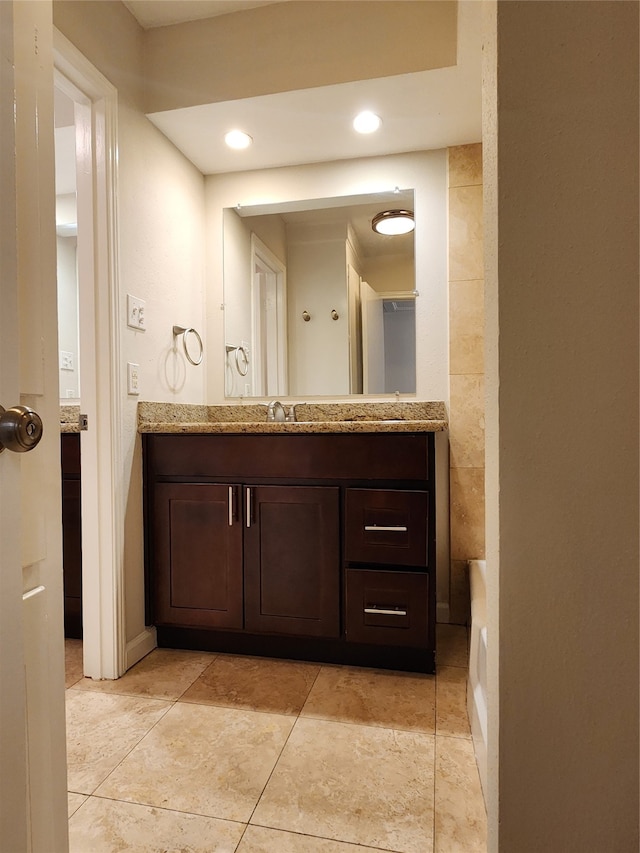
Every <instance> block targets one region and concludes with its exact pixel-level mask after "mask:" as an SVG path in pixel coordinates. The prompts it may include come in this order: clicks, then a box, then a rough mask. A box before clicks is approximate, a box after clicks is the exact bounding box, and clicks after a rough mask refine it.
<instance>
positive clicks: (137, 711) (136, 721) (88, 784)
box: [67, 687, 170, 794]
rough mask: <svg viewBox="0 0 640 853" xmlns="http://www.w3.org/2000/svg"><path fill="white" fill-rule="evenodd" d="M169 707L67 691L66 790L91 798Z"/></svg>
mask: <svg viewBox="0 0 640 853" xmlns="http://www.w3.org/2000/svg"><path fill="white" fill-rule="evenodd" d="M169 707H170V705H169V704H168V703H167V702H162V701H160V700H158V699H142V698H138V697H133V696H110V695H107V694H103V693H97V692H93V691H89V690H77V689H76V688H75V687H72V688H71V689H70V690H67V772H68V787H69V790H70V791H74V792H75V793H79V794H92V793H93V791H94V790H95V789H96V787H97V786H98V785H99V784H100V782H102V781H103V780H104V779H105V778H106V777H107V776H108V774H109V773H110V772H111V771H112V770H113V768H114V767H116V766H117V765H118V764H119V763H120V762H121V761H122V759H123V758H124V757H125V755H126V754H127V753H128V752H129V750H131V748H132V747H134V746H135V745H136V744H137V743H138V741H139V740H140V739H141V738H142V737H143V736H144V735H145V734H146V733H147V732H148V731H149V729H151V728H152V727H153V726H154V725H155V724H156V723H157V722H158V720H159V719H160V717H162V715H163V714H165V713H166V712H167V710H168V708H169Z"/></svg>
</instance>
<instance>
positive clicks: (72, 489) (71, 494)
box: [62, 478, 82, 639]
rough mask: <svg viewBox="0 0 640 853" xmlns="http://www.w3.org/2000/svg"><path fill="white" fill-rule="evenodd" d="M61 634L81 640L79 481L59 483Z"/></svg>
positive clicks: (64, 480)
mask: <svg viewBox="0 0 640 853" xmlns="http://www.w3.org/2000/svg"><path fill="white" fill-rule="evenodd" d="M62 572H63V581H64V635H65V637H75V638H76V639H80V638H81V637H82V519H81V511H80V480H79V479H70V478H63V480H62Z"/></svg>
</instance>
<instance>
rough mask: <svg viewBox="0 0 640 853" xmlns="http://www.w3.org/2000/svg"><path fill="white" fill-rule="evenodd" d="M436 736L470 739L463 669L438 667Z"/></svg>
mask: <svg viewBox="0 0 640 853" xmlns="http://www.w3.org/2000/svg"><path fill="white" fill-rule="evenodd" d="M436 734H438V735H453V736H455V737H465V738H470V737H471V729H470V728H469V718H468V716H467V670H466V669H465V668H463V667H459V666H439V667H438V675H437V677H436Z"/></svg>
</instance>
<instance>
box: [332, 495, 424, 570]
mask: <svg viewBox="0 0 640 853" xmlns="http://www.w3.org/2000/svg"><path fill="white" fill-rule="evenodd" d="M427 523H428V495H427V492H414V491H392V490H388V489H347V493H346V502H345V559H346V560H347V562H354V563H395V564H397V565H400V566H426V565H427Z"/></svg>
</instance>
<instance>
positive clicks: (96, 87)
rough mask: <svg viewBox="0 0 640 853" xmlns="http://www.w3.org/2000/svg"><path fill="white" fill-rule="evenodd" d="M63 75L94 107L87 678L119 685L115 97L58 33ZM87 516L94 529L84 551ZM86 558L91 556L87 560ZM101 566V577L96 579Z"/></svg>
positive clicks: (86, 441) (85, 504) (86, 400)
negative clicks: (115, 680)
mask: <svg viewBox="0 0 640 853" xmlns="http://www.w3.org/2000/svg"><path fill="white" fill-rule="evenodd" d="M53 45H54V62H55V67H56V69H57V71H58V72H60V73H61V74H63V75H64V77H66V78H67V80H68V81H69V82H71V83H72V84H73V85H74V86H76V87H77V88H78V89H79V90H80V92H82V93H83V94H84V95H85V96H86V97H87V98H88V99H89V101H90V103H91V137H92V144H91V148H92V157H91V164H90V165H91V172H92V175H91V180H92V187H91V189H92V200H93V250H94V251H93V264H94V266H93V273H94V283H95V284H94V293H93V297H94V299H93V301H94V304H93V306H91V308H92V309H93V318H92V320H91V322H92V325H94V334H95V347H94V351H93V359H91V361H92V363H91V364H88V365H87V364H83V372H86V370H90V371H91V372H92V373H93V376H92V377H91V378H92V382H91V383H89V385H90V387H89V388H87V383H86V382H84V380H83V390H82V395H83V399H82V406H83V411H86V412H87V414H88V415H89V432H87V433H83V434H82V454H83V465H84V462H85V460H88V461H89V464H90V465H91V467H92V468H93V469H94V470H95V474H96V477H95V481H93V482H95V489H92V488H91V483H92V478H84V479H83V489H82V495H83V498H82V514H83V553H84V556H85V559H84V560H83V625H84V629H83V630H84V672H85V675H87V676H90V677H92V678H118V677H119V676H120V675H122V674H123V673H124V671H125V633H124V631H125V626H124V581H123V571H124V568H123V543H124V512H123V504H122V495H121V494H120V491H119V489H118V483H119V482H120V479H121V477H120V473H121V469H122V452H121V432H120V430H121V423H122V417H121V407H122V394H121V390H122V389H121V377H120V371H119V343H120V341H119V328H118V323H117V318H118V317H119V316H120V289H119V281H118V252H117V247H118V234H117V215H116V209H117V156H118V150H117V138H118V136H117V90H116V89H115V87H114V86H112V84H111V83H110V82H109V81H108V80H107V79H106V77H104V76H103V75H102V74H101V73H100V72H99V71H98V70H97V69H96V68H95V67H94V66H93V65H92V64H91V63H90V62H89V61H88V60H87V59H86V58H85V57H84V56H83V54H82V53H80V51H79V50H78V49H77V48H76V47H75V46H74V45H73V44H72V43H71V42H70V41H69V40H68V39H66V38H65V37H64V36H63V35H62V34H61V33H60V32H59V31H57V30H55V28H54V38H53ZM85 513H86V516H87V520H88V521H89V530H88V531H87V537H86V543H87V550H86V551H85V535H84V527H85ZM87 552H88V554H87ZM96 566H97V571H96Z"/></svg>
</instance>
